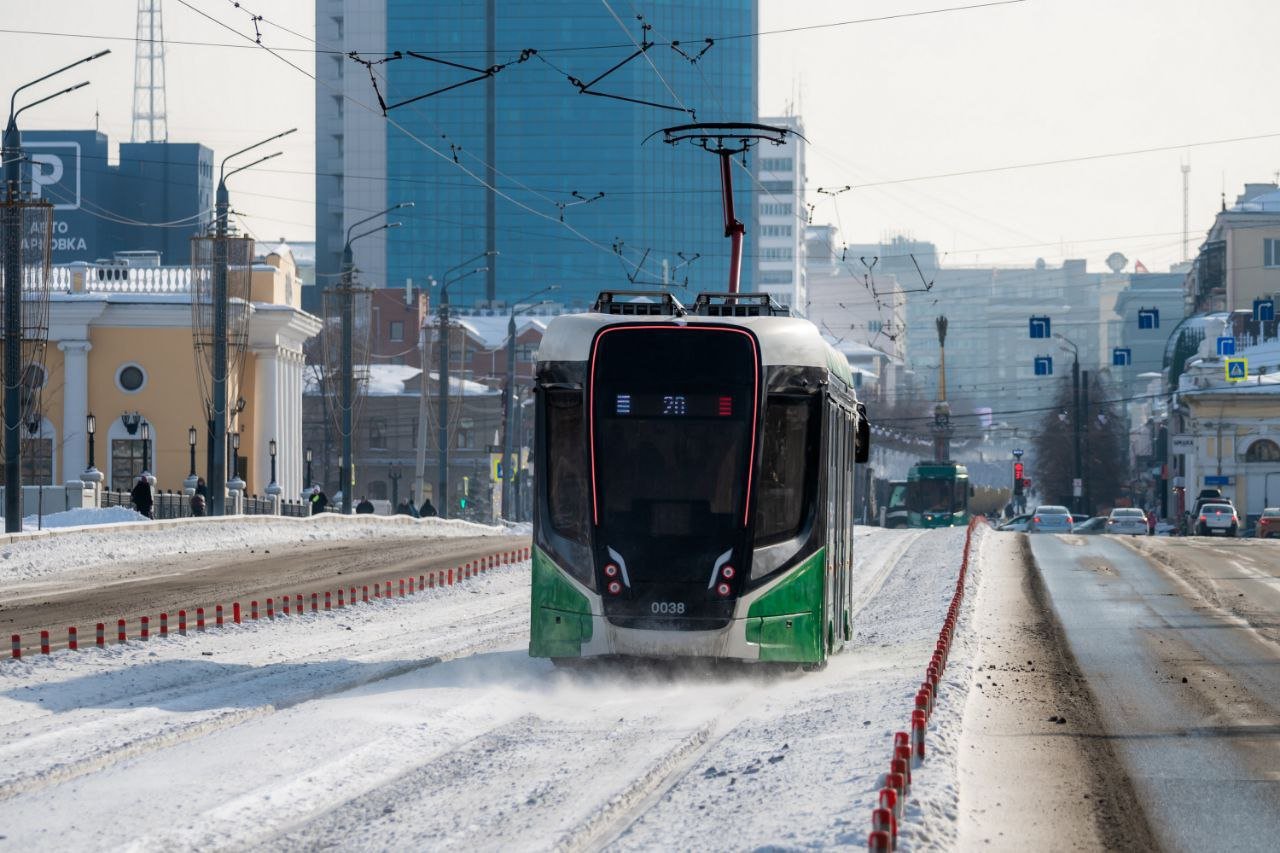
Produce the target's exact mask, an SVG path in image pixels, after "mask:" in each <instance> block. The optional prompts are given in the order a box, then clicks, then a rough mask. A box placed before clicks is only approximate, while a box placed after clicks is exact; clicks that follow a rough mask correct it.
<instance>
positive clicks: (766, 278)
mask: <svg viewBox="0 0 1280 853" xmlns="http://www.w3.org/2000/svg"><path fill="white" fill-rule="evenodd" d="M792 278H793V276H792V272H791V270H761V271H760V283H761V284H791V281H792Z"/></svg>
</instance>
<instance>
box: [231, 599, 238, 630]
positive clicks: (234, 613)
mask: <svg viewBox="0 0 1280 853" xmlns="http://www.w3.org/2000/svg"><path fill="white" fill-rule="evenodd" d="M231 621H232V622H234V623H236V624H237V625H239V624H240V602H238V601H233V602H232V603H231Z"/></svg>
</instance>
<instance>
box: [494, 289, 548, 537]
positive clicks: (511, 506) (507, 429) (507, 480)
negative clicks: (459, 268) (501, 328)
mask: <svg viewBox="0 0 1280 853" xmlns="http://www.w3.org/2000/svg"><path fill="white" fill-rule="evenodd" d="M559 289H560V285H558V284H553V285H550V286H548V287H544V288H542V289H541V290H539V291H536V292H534V293H531V294H529V295H528V296H526V297H524V298H523V299H520V300H517V301H516V302H513V303H511V316H509V317H508V318H507V393H506V394H505V395H504V396H505V405H504V406H503V410H502V511H503V512H504V513H506V514H507V518H510V519H512V520H513V521H514V520H516V518H515V498H514V491H515V490H514V488H513V486H514V483H515V469H516V467H517V466H515V465H512V464H511V440H512V434H513V432H514V426H515V418H516V415H515V396H516V315H517V314H519V313H521V312H522V311H529V310H531V309H533V308H536V307H537V306H538V305H540V304H541V303H540V302H539V303H531V304H529V305H526V306H524V307H523V308H521V307H520V305H521V303H524V302H528V301H529V300H531V299H533V298H535V297H538V296H541V295H542V294H544V293H549V292H551V291H553V290H559Z"/></svg>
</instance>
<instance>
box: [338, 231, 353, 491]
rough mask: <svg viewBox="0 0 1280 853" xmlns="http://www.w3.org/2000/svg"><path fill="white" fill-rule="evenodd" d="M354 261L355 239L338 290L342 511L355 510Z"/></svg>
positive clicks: (344, 261) (348, 247) (347, 250)
mask: <svg viewBox="0 0 1280 853" xmlns="http://www.w3.org/2000/svg"><path fill="white" fill-rule="evenodd" d="M353 266H354V261H353V259H352V254H351V243H350V241H348V242H347V245H346V248H344V249H343V251H342V285H341V290H339V292H338V299H339V305H340V308H339V310H340V312H341V316H342V366H341V371H342V376H341V379H340V380H339V381H340V382H341V383H342V387H341V389H340V393H341V395H342V396H341V400H342V467H341V469H339V475H338V477H339V480H340V488H341V489H342V514H343V515H350V514H351V488H352V483H351V480H352V462H351V444H352V441H351V439H352V435H351V432H352V430H353V428H354V427H353V424H352V411H351V407H352V405H354V402H355V385H356V383H355V368H354V365H353V364H352V359H353V357H354V356H353V353H352V344H351V331H352V330H351V324H352V322H353V320H352V316H351V315H352V309H351V275H352V267H353Z"/></svg>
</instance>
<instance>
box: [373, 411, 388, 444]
mask: <svg viewBox="0 0 1280 853" xmlns="http://www.w3.org/2000/svg"><path fill="white" fill-rule="evenodd" d="M369 447H371V448H376V449H379V450H385V449H386V447H387V419H386V418H369Z"/></svg>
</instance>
